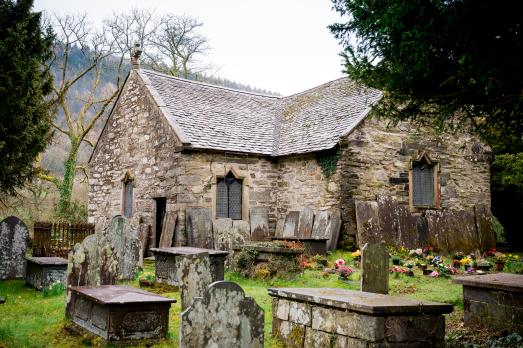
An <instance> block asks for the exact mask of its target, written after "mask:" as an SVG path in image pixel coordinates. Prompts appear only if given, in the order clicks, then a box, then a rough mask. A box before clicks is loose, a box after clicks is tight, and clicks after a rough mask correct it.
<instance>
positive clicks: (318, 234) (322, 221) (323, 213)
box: [311, 210, 331, 238]
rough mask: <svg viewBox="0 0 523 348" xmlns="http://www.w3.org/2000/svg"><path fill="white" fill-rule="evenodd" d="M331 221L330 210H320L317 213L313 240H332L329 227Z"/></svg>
mask: <svg viewBox="0 0 523 348" xmlns="http://www.w3.org/2000/svg"><path fill="white" fill-rule="evenodd" d="M330 220H331V215H330V213H329V211H328V210H320V211H319V212H317V213H316V218H315V219H314V226H312V234H311V235H312V237H313V238H331V236H330V235H329V231H328V227H329V223H330Z"/></svg>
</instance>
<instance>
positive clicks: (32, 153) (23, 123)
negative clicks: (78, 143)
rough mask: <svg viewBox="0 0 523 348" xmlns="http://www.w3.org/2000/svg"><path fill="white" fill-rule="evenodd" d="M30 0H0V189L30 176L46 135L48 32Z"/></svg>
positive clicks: (48, 120)
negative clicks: (42, 27) (32, 9)
mask: <svg viewBox="0 0 523 348" xmlns="http://www.w3.org/2000/svg"><path fill="white" fill-rule="evenodd" d="M32 6H33V1H32V0H19V1H16V2H15V1H11V0H0V171H1V175H0V193H4V194H13V193H14V192H15V190H16V188H18V187H21V186H23V185H24V183H26V182H27V181H29V180H30V179H31V178H32V177H33V176H34V174H35V169H34V166H33V163H34V161H35V159H36V158H37V156H38V155H39V154H40V153H41V152H42V151H43V150H44V148H45V145H46V144H47V142H48V141H49V139H50V136H51V134H50V128H51V117H50V111H49V105H48V103H47V102H46V95H47V94H48V93H49V92H50V91H51V86H52V84H51V82H52V80H51V75H50V74H49V72H48V71H47V70H45V69H44V68H43V66H44V64H43V63H44V61H45V60H46V59H48V58H49V57H50V54H51V44H52V35H51V32H43V31H42V29H41V26H40V19H41V18H40V17H41V14H40V13H37V12H32V11H31V8H32Z"/></svg>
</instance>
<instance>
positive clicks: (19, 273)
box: [0, 216, 29, 280]
mask: <svg viewBox="0 0 523 348" xmlns="http://www.w3.org/2000/svg"><path fill="white" fill-rule="evenodd" d="M28 241H29V230H28V229H27V225H26V224H25V223H24V222H23V221H22V220H20V219H19V218H17V217H16V216H9V217H7V218H5V219H4V220H2V221H1V222H0V280H6V279H23V278H24V277H25V270H26V260H25V258H24V256H25V253H26V250H27V243H28Z"/></svg>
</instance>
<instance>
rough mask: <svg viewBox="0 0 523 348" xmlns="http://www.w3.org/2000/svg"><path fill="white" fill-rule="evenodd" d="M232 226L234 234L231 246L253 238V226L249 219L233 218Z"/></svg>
mask: <svg viewBox="0 0 523 348" xmlns="http://www.w3.org/2000/svg"><path fill="white" fill-rule="evenodd" d="M232 227H233V230H234V231H233V234H232V241H231V247H232V246H234V245H239V244H244V243H245V242H247V241H249V239H250V238H251V226H250V225H249V223H248V222H247V221H243V220H233V221H232Z"/></svg>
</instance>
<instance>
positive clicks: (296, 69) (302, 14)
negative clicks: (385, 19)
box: [35, 0, 343, 95]
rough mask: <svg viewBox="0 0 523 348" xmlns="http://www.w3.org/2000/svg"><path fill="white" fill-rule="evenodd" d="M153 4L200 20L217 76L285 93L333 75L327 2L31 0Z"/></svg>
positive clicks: (38, 5) (337, 69) (54, 9)
mask: <svg viewBox="0 0 523 348" xmlns="http://www.w3.org/2000/svg"><path fill="white" fill-rule="evenodd" d="M133 7H136V8H153V9H156V11H157V12H158V13H174V14H185V15H189V16H192V17H196V18H198V19H199V20H201V21H202V22H203V24H204V25H203V27H202V29H201V33H202V34H203V35H205V36H206V37H207V38H208V39H209V43H210V45H211V47H212V50H211V51H210V52H209V54H208V59H207V60H208V61H209V62H210V63H212V64H213V65H215V66H216V67H218V68H219V71H218V73H217V76H220V77H226V78H228V79H231V80H236V81H238V82H242V83H245V84H250V85H252V86H256V87H259V88H264V89H267V90H272V91H275V92H279V93H281V94H283V95H289V94H293V93H297V92H300V91H303V90H305V89H308V88H311V87H314V86H317V85H320V84H322V83H325V82H327V81H331V80H334V79H337V78H339V77H341V76H343V74H342V72H341V71H342V65H341V58H340V57H339V52H340V50H341V49H340V46H339V45H338V43H337V41H336V40H335V39H334V38H333V36H332V35H331V34H330V32H329V30H328V29H327V25H329V24H332V23H334V22H336V21H338V20H339V16H338V15H337V13H336V12H334V11H333V10H331V3H330V1H329V0H264V1H253V0H221V1H217V0H151V1H135V0H88V1H78V0H67V1H66V0H35V10H37V11H41V10H46V11H49V12H51V13H57V14H72V13H87V14H88V16H89V17H90V18H92V19H93V21H97V22H100V20H101V19H102V18H103V17H105V16H107V15H110V14H111V13H112V12H113V11H118V12H119V11H124V10H126V9H130V8H133Z"/></svg>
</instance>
